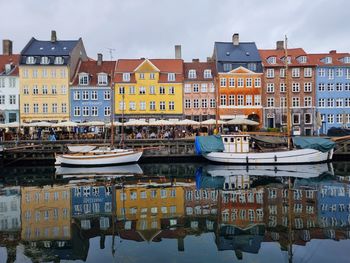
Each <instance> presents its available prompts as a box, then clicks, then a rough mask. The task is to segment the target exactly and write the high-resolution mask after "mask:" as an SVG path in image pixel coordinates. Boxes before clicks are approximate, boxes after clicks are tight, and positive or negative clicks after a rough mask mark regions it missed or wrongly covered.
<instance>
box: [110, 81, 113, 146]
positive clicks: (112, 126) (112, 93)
mask: <svg viewBox="0 0 350 263" xmlns="http://www.w3.org/2000/svg"><path fill="white" fill-rule="evenodd" d="M111 91H112V98H111V99H112V103H111V106H112V108H111V117H110V119H111V148H114V83H112V90H111Z"/></svg>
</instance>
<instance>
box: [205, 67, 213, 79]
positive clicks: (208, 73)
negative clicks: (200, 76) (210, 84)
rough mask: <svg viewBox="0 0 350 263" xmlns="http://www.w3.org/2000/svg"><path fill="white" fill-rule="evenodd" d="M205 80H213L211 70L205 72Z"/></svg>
mask: <svg viewBox="0 0 350 263" xmlns="http://www.w3.org/2000/svg"><path fill="white" fill-rule="evenodd" d="M204 78H205V79H211V78H212V75H211V69H206V70H204Z"/></svg>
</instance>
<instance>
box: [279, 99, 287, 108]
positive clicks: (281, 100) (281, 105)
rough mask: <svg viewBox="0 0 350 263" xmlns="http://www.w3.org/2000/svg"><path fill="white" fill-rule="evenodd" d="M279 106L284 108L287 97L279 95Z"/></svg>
mask: <svg viewBox="0 0 350 263" xmlns="http://www.w3.org/2000/svg"><path fill="white" fill-rule="evenodd" d="M280 107H281V108H286V107H287V98H286V97H281V98H280Z"/></svg>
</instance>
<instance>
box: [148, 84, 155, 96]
mask: <svg viewBox="0 0 350 263" xmlns="http://www.w3.org/2000/svg"><path fill="white" fill-rule="evenodd" d="M149 94H151V95H154V94H156V87H155V86H150V87H149Z"/></svg>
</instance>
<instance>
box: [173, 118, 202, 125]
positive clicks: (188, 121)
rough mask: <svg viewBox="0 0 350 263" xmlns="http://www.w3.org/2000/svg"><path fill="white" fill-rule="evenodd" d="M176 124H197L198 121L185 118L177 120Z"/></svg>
mask: <svg viewBox="0 0 350 263" xmlns="http://www.w3.org/2000/svg"><path fill="white" fill-rule="evenodd" d="M176 125H199V122H197V121H192V120H188V119H185V120H181V121H178V122H177V123H176Z"/></svg>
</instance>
